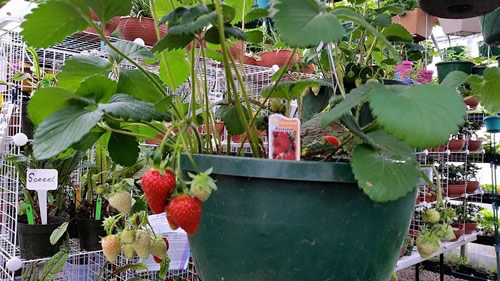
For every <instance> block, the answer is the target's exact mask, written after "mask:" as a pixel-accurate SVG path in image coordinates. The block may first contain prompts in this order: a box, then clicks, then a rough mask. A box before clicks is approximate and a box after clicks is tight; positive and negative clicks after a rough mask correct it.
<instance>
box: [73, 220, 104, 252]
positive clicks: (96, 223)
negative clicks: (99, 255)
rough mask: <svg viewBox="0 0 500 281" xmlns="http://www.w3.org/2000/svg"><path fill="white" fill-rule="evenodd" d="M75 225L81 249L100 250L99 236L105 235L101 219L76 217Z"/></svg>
mask: <svg viewBox="0 0 500 281" xmlns="http://www.w3.org/2000/svg"><path fill="white" fill-rule="evenodd" d="M77 227H78V236H79V240H80V249H81V250H85V251H99V250H101V237H105V236H106V231H104V227H103V226H102V220H94V219H81V218H78V222H77Z"/></svg>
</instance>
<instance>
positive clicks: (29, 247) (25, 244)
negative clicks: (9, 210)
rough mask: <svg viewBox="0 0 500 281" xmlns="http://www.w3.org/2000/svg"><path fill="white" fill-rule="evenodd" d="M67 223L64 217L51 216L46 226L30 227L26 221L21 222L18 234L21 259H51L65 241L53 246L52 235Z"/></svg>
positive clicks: (35, 225)
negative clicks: (51, 242)
mask: <svg viewBox="0 0 500 281" xmlns="http://www.w3.org/2000/svg"><path fill="white" fill-rule="evenodd" d="M65 221H66V219H65V218H63V217H50V216H49V217H48V218H47V224H45V225H42V224H33V225H30V224H28V223H27V220H26V219H24V220H23V219H21V220H19V221H18V223H17V233H18V236H19V238H18V240H19V251H20V252H21V258H23V259H25V260H33V259H41V258H47V257H51V256H53V255H54V254H56V253H57V252H59V250H60V248H61V244H62V241H63V239H60V240H59V241H58V242H57V243H56V244H55V245H52V244H50V235H51V234H52V232H53V231H54V230H55V229H56V228H58V227H59V226H61V225H62V224H63V223H64V222H65Z"/></svg>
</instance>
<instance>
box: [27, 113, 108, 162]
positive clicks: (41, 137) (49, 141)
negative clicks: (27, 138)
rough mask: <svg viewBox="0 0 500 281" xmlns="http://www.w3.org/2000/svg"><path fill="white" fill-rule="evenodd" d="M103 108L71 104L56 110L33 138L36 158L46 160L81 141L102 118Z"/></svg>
mask: <svg viewBox="0 0 500 281" xmlns="http://www.w3.org/2000/svg"><path fill="white" fill-rule="evenodd" d="M103 115H104V112H103V111H102V110H95V111H89V110H87V109H83V108H81V107H76V106H71V107H67V108H64V109H61V110H59V111H56V112H54V113H53V114H52V115H50V116H49V117H47V118H45V120H44V121H43V122H42V123H41V124H40V125H39V126H38V130H37V131H36V133H35V137H34V140H33V153H34V156H35V159H37V160H45V159H49V158H51V157H53V156H56V155H58V154H59V153H61V152H64V151H65V150H66V149H68V148H69V147H71V146H72V145H73V144H75V143H77V142H78V141H80V140H81V139H82V138H83V136H85V135H86V134H87V133H88V132H89V131H90V129H92V128H93V127H95V125H96V124H97V122H99V120H101V118H102V116H103Z"/></svg>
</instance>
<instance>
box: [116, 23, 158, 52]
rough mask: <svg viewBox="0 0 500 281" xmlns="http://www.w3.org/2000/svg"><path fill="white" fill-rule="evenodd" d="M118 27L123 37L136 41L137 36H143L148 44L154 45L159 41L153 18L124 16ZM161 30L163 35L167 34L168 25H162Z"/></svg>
mask: <svg viewBox="0 0 500 281" xmlns="http://www.w3.org/2000/svg"><path fill="white" fill-rule="evenodd" d="M118 29H119V30H120V34H121V36H122V38H123V39H125V40H129V41H134V40H135V39H137V38H141V39H142V40H144V43H145V44H146V45H148V46H153V45H154V44H155V43H156V42H157V41H158V39H157V37H156V31H155V25H154V20H153V19H152V18H141V19H137V18H132V17H122V18H121V19H120V24H119V25H118ZM160 32H161V35H162V36H165V34H167V26H166V25H162V26H161V27H160Z"/></svg>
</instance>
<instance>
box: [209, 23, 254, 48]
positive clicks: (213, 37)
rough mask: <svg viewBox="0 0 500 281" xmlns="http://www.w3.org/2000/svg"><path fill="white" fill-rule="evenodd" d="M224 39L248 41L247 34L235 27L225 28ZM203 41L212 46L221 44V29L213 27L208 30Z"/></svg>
mask: <svg viewBox="0 0 500 281" xmlns="http://www.w3.org/2000/svg"><path fill="white" fill-rule="evenodd" d="M224 37H225V38H229V37H233V38H236V39H239V40H243V41H246V40H247V35H246V34H245V32H243V30H241V29H239V28H237V27H234V26H224ZM203 40H205V41H207V42H208V43H212V44H220V36H219V29H218V28H217V27H216V26H212V27H211V28H210V29H208V30H207V32H205V35H204V36H203Z"/></svg>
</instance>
